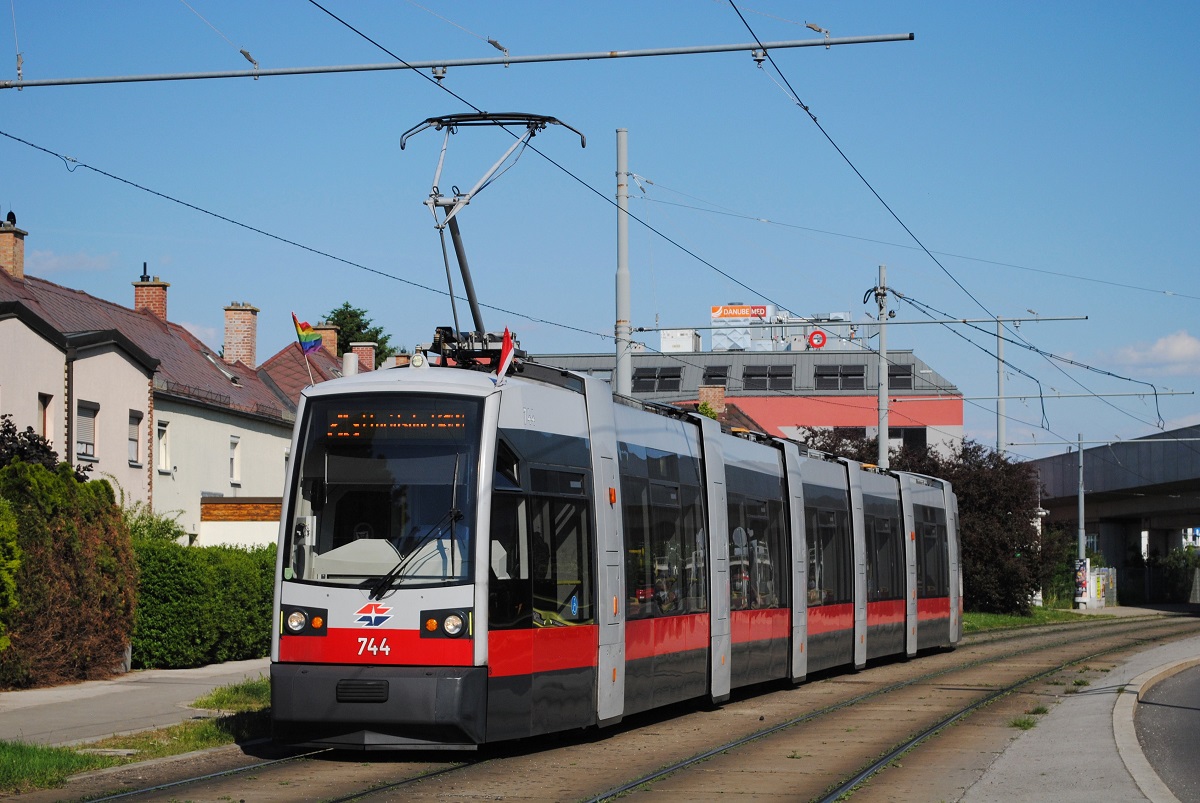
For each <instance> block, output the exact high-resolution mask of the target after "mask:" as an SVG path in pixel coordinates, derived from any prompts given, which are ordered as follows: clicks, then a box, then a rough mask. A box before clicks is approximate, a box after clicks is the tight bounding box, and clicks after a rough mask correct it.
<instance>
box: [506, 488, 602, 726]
mask: <svg viewBox="0 0 1200 803" xmlns="http://www.w3.org/2000/svg"><path fill="white" fill-rule="evenodd" d="M528 477H529V480H528V484H529V493H500V492H497V493H495V494H494V495H493V501H492V526H491V539H492V540H491V544H490V545H489V548H490V566H489V616H488V619H489V626H490V633H489V644H488V655H489V687H488V738H489V739H493V738H513V737H518V736H524V735H531V734H538V733H546V732H550V731H556V730H563V729H565V728H571V727H583V726H585V725H590V724H593V723H594V722H595V709H594V694H595V688H596V650H597V629H596V627H595V623H596V618H595V605H594V599H595V588H594V584H595V572H594V567H593V565H592V564H593V554H594V553H593V551H592V550H593V536H592V533H591V525H590V522H591V520H592V518H591V510H590V502H591V495H590V493H589V489H590V478H589V477H588V476H587V474H586V472H584V471H582V470H570V469H562V468H557V467H554V468H551V467H532V468H531V469H530V470H529V475H528Z"/></svg>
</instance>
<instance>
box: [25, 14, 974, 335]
mask: <svg viewBox="0 0 1200 803" xmlns="http://www.w3.org/2000/svg"><path fill="white" fill-rule="evenodd" d="M310 2H311V3H312V4H313V5H314V6H316V7H317V8H319V9H320V10H322V11H323V12H325V13H326V14H328V15H329V16H331V17H333V18H334V19H335V20H337V21H338V22H340V23H341V24H343V25H345V26H346V27H347V28H349V29H350V30H352V31H354V32H355V33H356V34H358V35H359V36H361V37H362V38H364V39H366V40H367V41H369V42H371V43H372V44H374V45H376V46H377V47H379V48H380V49H381V50H384V52H388V53H389V55H391V56H392V57H393V58H396V59H397V61H399V62H400V63H406V62H404V61H403V60H402V59H399V58H398V57H396V56H395V54H392V53H390V51H388V50H387V49H386V48H384V47H383V46H382V45H380V44H379V43H378V42H375V41H374V40H373V39H371V38H370V37H369V36H367V35H366V34H364V33H363V32H361V31H359V30H358V29H357V28H355V27H354V26H352V25H350V24H349V23H347V22H346V21H345V20H342V19H341V18H340V17H338V16H337V15H335V14H333V13H332V12H330V11H329V10H328V9H325V8H324V7H323V6H321V5H320V4H319V3H317V2H315V0H310ZM730 5H733V4H732V3H731V4H730ZM733 7H734V9H735V11H737V8H736V6H733ZM738 14H739V17H741V13H740V11H738ZM742 20H743V23H744V24H745V19H744V17H743V18H742ZM747 28H749V25H748V24H747ZM751 33H753V31H751ZM755 38H756V41H758V40H757V36H756V37H755ZM760 44H761V42H760ZM768 58H769V55H768ZM772 66H774V67H775V69H776V70H777V71H778V67H777V66H776V65H775V64H774V62H773V60H772ZM780 75H781V76H782V73H780ZM422 77H425V78H426V80H429V81H430V82H431V83H434V84H435V85H436V86H438V87H439V88H440V89H442V90H443V91H446V92H447V93H449V94H450V95H452V96H453V97H455V98H457V99H459V100H460V101H462V102H464V103H466V104H467V105H468V106H470V107H471V108H473V109H475V110H476V111H480V110H479V108H478V107H477V106H475V105H474V104H471V103H469V102H468V101H466V100H465V99H464V98H462V97H461V96H459V95H458V94H456V93H454V92H453V91H451V90H449V89H448V88H446V87H444V86H443V85H442V84H440V83H439V82H437V81H436V79H434V78H432V77H428V76H424V75H422ZM784 80H785V81H786V77H785V78H784ZM789 88H790V87H789ZM793 94H795V93H794V92H793ZM797 102H799V100H798V98H797ZM800 105H801V106H802V108H804V109H805V111H806V112H807V113H808V114H809V115H810V117H812V119H813V121H814V123H816V122H817V121H816V117H815V116H814V115H813V114H812V112H811V111H809V110H808V108H807V107H806V106H804V105H803V104H802V103H800ZM817 125H818V128H820V125H819V123H817ZM821 130H822V133H824V134H825V136H826V138H827V139H829V141H830V143H831V144H833V146H834V148H835V149H837V150H838V152H839V153H840V154H841V155H842V156H843V158H844V159H846V161H847V163H848V164H850V166H851V167H852V169H854V171H855V173H857V174H858V175H859V176H860V178H862V180H863V181H864V183H867V182H866V179H865V177H862V175H861V173H859V171H858V170H857V168H855V167H854V165H853V164H852V163H851V162H850V161H849V159H848V158H847V157H846V156H845V154H844V153H842V151H841V149H840V148H839V147H838V146H837V144H836V143H834V142H833V140H832V138H831V137H829V135H828V134H827V133H826V132H824V129H823V128H822V129H821ZM510 133H511V132H510ZM35 147H36V146H35ZM531 147H532V146H531ZM534 151H535V152H537V153H539V155H541V156H543V158H546V159H547V160H548V161H550V162H551V163H552V164H553V165H555V166H556V167H559V169H560V170H563V171H564V172H565V173H567V174H568V175H569V176H571V177H572V178H574V179H575V180H576V181H578V182H580V183H581V184H582V185H583V186H584V187H586V188H587V189H589V190H591V191H592V192H593V193H595V194H597V195H598V196H599V197H601V198H602V199H603V200H605V201H606V202H608V203H610V204H612V203H613V201H612V200H611V199H609V198H608V197H607V196H605V195H603V194H602V193H600V192H599V191H598V190H596V189H595V188H593V187H591V186H590V185H589V184H587V183H586V182H584V181H583V180H582V179H580V178H579V177H578V176H576V175H575V174H574V173H572V172H571V171H569V170H567V169H566V168H565V167H563V166H562V165H561V164H559V163H558V162H557V161H555V160H553V159H551V158H549V157H548V156H546V154H544V153H542V152H541V151H540V150H538V149H537V148H536V147H534ZM48 152H49V151H48ZM54 155H56V156H59V155H58V154H54ZM59 158H61V159H63V160H64V162H65V163H67V164H68V169H72V170H73V169H74V168H72V167H71V161H73V160H69V158H67V157H62V156H59ZM75 164H76V165H77V166H84V167H87V168H88V169H90V170H94V171H96V172H98V173H102V174H104V175H106V176H108V177H110V178H113V179H116V180H118V181H122V182H124V183H127V184H130V185H131V186H135V187H138V188H139V189H146V188H143V187H140V185H136V184H133V182H129V181H127V180H125V179H120V178H119V177H116V176H113V175H112V174H108V173H105V172H104V171H101V170H98V169H97V168H93V167H91V166H90V165H82V164H81V163H78V162H76V163H75ZM867 186H868V187H870V184H869V183H867ZM146 191H148V192H152V193H153V194H156V195H160V196H161V197H164V198H166V199H168V200H172V201H175V202H177V203H182V204H183V205H185V206H189V207H191V208H193V209H196V210H197V211H201V212H204V213H206V214H211V215H214V216H216V217H219V218H221V219H223V220H226V221H228V222H231V223H234V224H235V225H239V226H242V227H244V228H247V229H250V230H254V231H256V232H259V233H262V234H264V235H266V236H269V237H273V238H275V239H279V240H281V241H283V242H287V243H289V244H292V245H294V246H297V247H300V248H303V249H305V250H309V251H312V252H314V253H317V254H320V255H322V256H326V257H328V258H331V259H334V260H337V261H341V262H344V263H346V264H351V265H354V266H355V267H360V268H362V269H364V270H368V271H370V272H374V273H377V274H379V275H381V276H386V277H387V278H392V279H395V280H398V281H401V282H404V283H407V284H410V285H412V286H415V287H419V288H421V289H425V290H429V291H431V292H437V293H440V292H442V291H438V290H436V289H433V288H429V287H426V286H424V285H420V284H419V283H416V282H412V281H410V280H406V279H402V278H400V277H396V276H392V275H390V274H386V273H384V272H382V271H378V270H376V269H373V268H368V267H366V266H362V265H358V264H357V263H352V262H350V261H348V260H344V259H342V258H339V257H335V256H333V255H331V254H326V253H324V252H321V251H318V250H317V249H313V248H310V247H308V246H303V245H301V244H299V243H295V242H293V241H290V240H286V239H285V238H281V237H278V236H276V235H271V234H269V233H267V232H263V231H262V230H259V229H255V228H254V227H250V226H246V224H242V223H239V222H237V221H233V220H232V219H229V218H225V217H223V216H220V215H215V213H211V212H208V211H207V210H203V209H201V208H199V207H195V206H193V205H190V204H186V203H185V202H182V201H178V200H177V199H174V198H171V197H170V196H166V195H163V194H162V193H157V192H154V191H153V190H146ZM871 191H872V193H874V194H875V195H876V197H877V198H878V199H879V200H880V202H881V203H884V206H885V208H887V209H888V211H889V212H890V213H891V214H892V215H893V217H895V218H896V219H897V221H898V222H899V223H900V224H901V226H902V227H904V228H905V230H906V231H908V232H909V234H910V236H912V237H913V239H914V241H915V242H917V243H918V244H919V245H920V247H921V250H924V251H925V252H926V253H927V254H929V251H928V249H926V248H925V247H924V245H923V244H922V243H921V242H920V240H919V239H918V238H916V236H915V235H913V234H912V232H911V230H909V229H908V227H907V226H905V225H904V223H903V221H902V220H900V219H899V217H898V216H896V215H895V213H894V212H893V211H892V210H891V208H890V207H888V206H887V204H886V203H885V202H883V199H882V198H881V197H879V196H878V193H875V191H874V189H873V188H871ZM634 219H635V220H637V222H639V223H641V224H642V225H644V226H646V227H647V228H648V229H650V230H651V231H652V232H654V233H656V234H658V235H659V236H660V237H662V238H663V239H665V240H666V241H667V242H669V243H671V244H672V245H674V246H675V247H676V248H679V249H680V250H682V251H683V252H684V253H686V254H688V255H689V256H692V257H693V258H694V259H696V260H697V261H700V262H701V263H703V264H705V265H706V266H708V267H710V268H711V269H712V270H714V271H716V272H717V273H719V274H721V275H722V276H724V277H726V278H727V279H729V280H730V281H733V282H734V283H735V284H737V285H739V286H741V287H743V288H745V289H747V290H749V291H750V292H753V293H755V294H756V295H759V296H760V297H763V298H764V299H765V300H767V301H771V303H776V304H777V305H778V302H775V301H773V300H772V299H770V298H769V297H768V296H766V294H764V293H761V292H759V291H757V290H755V289H754V288H752V287H750V286H749V285H747V284H745V283H744V282H741V281H740V280H738V279H736V278H735V277H733V276H732V275H731V274H729V273H727V272H726V271H723V270H721V269H720V268H718V267H716V266H715V265H713V264H712V263H711V262H709V261H707V260H704V259H703V258H701V257H699V256H698V255H697V254H695V253H694V252H692V251H691V250H690V249H688V248H686V247H684V246H683V245H682V244H680V243H679V242H678V241H676V240H674V239H673V238H670V237H667V236H666V235H664V234H662V233H661V232H659V231H657V230H656V229H654V228H653V227H651V226H649V225H647V224H646V223H645V222H644V221H641V220H640V219H638V218H636V216H635V217H634ZM930 256H931V258H933V257H932V254H930ZM934 261H935V263H937V264H938V265H939V267H941V268H942V270H943V271H945V272H946V273H947V275H949V276H950V278H951V279H952V280H954V281H955V283H956V284H958V285H959V286H960V288H962V289H963V290H964V292H967V294H968V295H969V296H970V297H971V298H972V299H973V300H975V301H976V303H977V304H980V306H981V307H983V305H982V304H981V303H980V302H979V301H978V299H975V297H974V296H972V295H971V294H970V293H969V291H966V288H965V287H963V286H962V285H961V284H960V283H959V282H958V281H957V280H956V279H954V277H953V276H952V275H951V274H949V272H948V271H946V269H945V268H944V266H942V265H941V264H940V263H939V262H937V260H936V259H934ZM443 294H445V293H443ZM484 306H487V307H488V308H489V309H496V310H498V311H501V312H504V313H505V314H511V315H516V316H518V317H521V318H524V319H527V320H532V321H536V322H541V323H546V324H549V325H554V326H561V327H563V328H565V329H569V330H574V331H580V332H583V333H586V334H591V335H595V336H598V337H601V338H608V337H611V336H608V335H604V334H600V333H596V332H592V331H589V330H584V329H580V328H578V327H573V326H569V325H565V324H559V323H557V322H554V321H549V320H545V319H539V318H533V317H531V316H528V315H525V314H523V313H519V312H515V311H512V310H505V309H503V308H499V307H495V306H493V305H486V304H485V305H484ZM983 308H984V309H985V310H986V307H983Z"/></svg>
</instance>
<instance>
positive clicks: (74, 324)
mask: <svg viewBox="0 0 1200 803" xmlns="http://www.w3.org/2000/svg"><path fill="white" fill-rule="evenodd" d="M0 301H12V302H17V303H19V304H21V305H22V306H24V307H25V308H26V309H28V310H29V311H30V312H32V313H33V314H35V315H36V316H38V317H39V318H41V319H42V320H43V321H45V322H46V323H47V324H48V325H49V326H51V327H52V328H54V329H55V330H57V331H59V332H61V333H62V334H64V335H65V334H72V333H76V332H89V331H97V330H116V331H118V332H120V333H121V334H123V335H124V336H125V337H127V338H128V339H129V340H131V341H132V342H133V343H135V344H137V345H138V346H139V347H141V348H142V349H143V350H144V351H145V352H146V353H147V354H149V355H150V356H151V357H154V358H156V359H158V360H159V361H160V362H159V366H158V370H157V372H156V373H155V377H154V379H155V387H156V389H157V390H159V391H162V392H166V393H168V394H173V395H178V396H183V397H186V398H191V399H194V400H198V401H201V402H204V403H207V404H215V405H217V406H220V407H226V408H229V409H231V410H235V411H240V412H246V413H252V414H257V415H265V416H268V417H272V418H281V417H283V416H284V414H285V412H291V411H292V410H294V404H292V403H290V402H288V401H286V400H285V399H282V398H280V396H279V394H277V393H276V392H275V390H274V389H273V388H272V387H271V386H270V384H268V383H267V382H264V381H263V380H262V379H261V378H260V377H259V376H258V374H257V373H256V372H255V370H254V368H253V367H252V366H246V365H243V364H242V363H240V362H239V363H235V364H233V365H230V364H228V363H226V362H225V361H224V360H223V359H221V357H220V355H219V353H218V352H217V351H215V350H213V349H211V348H209V347H208V346H206V345H205V344H204V343H202V342H200V340H198V339H197V338H196V337H195V336H194V335H192V334H191V332H188V331H187V330H186V329H184V328H183V327H182V326H180V325H179V324H176V323H170V322H164V321H162V320H160V319H159V318H157V317H155V316H154V315H153V314H152V313H150V312H148V311H145V310H132V309H129V308H128V307H122V306H121V305H119V304H114V303H112V302H110V301H104V300H103V299H99V298H96V297H94V296H91V295H88V294H87V293H84V292H81V291H79V290H72V289H70V288H68V287H63V286H61V285H57V284H54V283H53V282H48V281H46V280H44V279H39V278H36V277H33V276H29V275H26V276H25V279H24V281H17V280H15V279H13V278H12V277H11V276H9V275H8V274H7V273H5V272H3V271H0ZM234 380H236V381H234Z"/></svg>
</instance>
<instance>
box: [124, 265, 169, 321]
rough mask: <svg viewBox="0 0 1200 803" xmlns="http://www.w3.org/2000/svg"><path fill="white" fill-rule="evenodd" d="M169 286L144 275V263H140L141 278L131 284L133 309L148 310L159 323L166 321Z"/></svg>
mask: <svg viewBox="0 0 1200 803" xmlns="http://www.w3.org/2000/svg"><path fill="white" fill-rule="evenodd" d="M170 286H171V285H169V284H167V283H166V282H162V281H159V279H158V277H157V276H155V277H154V278H153V279H151V278H150V276H149V275H148V274H147V273H146V263H145V262H143V263H142V278H141V279H140V280H138V281H136V282H134V283H133V308H134V309H137V310H141V309H145V310H150V312H151V313H152V314H153V315H154V317H156V318H158V319H159V320H160V321H163V322H166V320H167V288H168V287H170Z"/></svg>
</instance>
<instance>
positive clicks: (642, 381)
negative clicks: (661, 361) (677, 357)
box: [633, 366, 683, 393]
mask: <svg viewBox="0 0 1200 803" xmlns="http://www.w3.org/2000/svg"><path fill="white" fill-rule="evenodd" d="M682 384H683V369H682V368H680V367H678V366H673V367H670V368H635V369H633V392H634V393H677V392H678V391H679V388H680V386H681V385H682Z"/></svg>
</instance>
